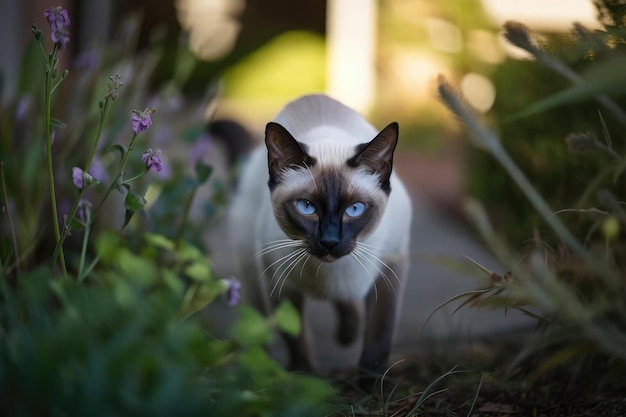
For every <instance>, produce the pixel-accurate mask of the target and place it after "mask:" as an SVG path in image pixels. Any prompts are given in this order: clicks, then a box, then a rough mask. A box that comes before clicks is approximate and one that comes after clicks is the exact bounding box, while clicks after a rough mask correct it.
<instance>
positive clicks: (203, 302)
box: [180, 282, 225, 317]
mask: <svg viewBox="0 0 626 417" xmlns="http://www.w3.org/2000/svg"><path fill="white" fill-rule="evenodd" d="M224 291H225V287H224V286H223V285H220V283H219V282H210V283H199V282H194V283H192V284H191V285H190V286H189V288H188V289H187V291H186V292H185V298H184V301H183V305H182V307H181V311H180V312H181V315H182V316H183V317H188V316H190V315H191V314H193V313H195V312H197V311H199V310H201V309H203V308H204V307H206V306H207V305H208V304H209V303H211V302H212V301H213V300H215V298H216V297H217V296H218V295H220V294H222V293H223V292H224Z"/></svg>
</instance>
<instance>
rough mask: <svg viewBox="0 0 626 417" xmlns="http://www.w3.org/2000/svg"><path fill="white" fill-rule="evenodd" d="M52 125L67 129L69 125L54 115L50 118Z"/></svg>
mask: <svg viewBox="0 0 626 417" xmlns="http://www.w3.org/2000/svg"><path fill="white" fill-rule="evenodd" d="M50 126H53V127H58V128H61V129H65V128H66V127H67V125H66V124H65V123H63V122H62V121H60V120H59V119H55V118H54V117H51V118H50Z"/></svg>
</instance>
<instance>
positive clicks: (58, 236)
mask: <svg viewBox="0 0 626 417" xmlns="http://www.w3.org/2000/svg"><path fill="white" fill-rule="evenodd" d="M57 50H58V46H57V44H55V46H54V51H53V52H52V55H51V56H50V61H49V63H48V65H47V66H46V89H45V104H44V113H45V118H46V119H45V127H46V156H47V163H48V164H47V165H48V187H49V190H50V205H51V206H52V227H53V230H54V237H55V239H56V244H57V246H58V245H59V241H60V240H61V232H60V230H59V216H58V213H57V201H56V193H55V189H54V167H53V164H52V129H51V123H50V120H51V117H50V108H51V96H52V92H51V86H52V72H53V70H54V69H53V68H52V64H53V62H54V60H55V59H56V55H57ZM59 264H60V266H61V272H63V275H67V267H66V266H65V255H64V254H63V248H59ZM53 265H54V264H53ZM53 265H52V266H53Z"/></svg>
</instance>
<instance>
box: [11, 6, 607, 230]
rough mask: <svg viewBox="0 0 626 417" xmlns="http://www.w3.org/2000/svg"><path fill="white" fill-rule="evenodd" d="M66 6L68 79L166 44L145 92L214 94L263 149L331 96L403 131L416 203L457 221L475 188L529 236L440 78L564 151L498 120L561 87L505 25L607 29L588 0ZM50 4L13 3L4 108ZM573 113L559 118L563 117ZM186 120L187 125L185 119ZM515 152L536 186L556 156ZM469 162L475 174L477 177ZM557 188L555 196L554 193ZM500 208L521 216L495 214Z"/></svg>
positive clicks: (209, 105)
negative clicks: (272, 133)
mask: <svg viewBox="0 0 626 417" xmlns="http://www.w3.org/2000/svg"><path fill="white" fill-rule="evenodd" d="M57 3H58V4H59V5H62V6H63V7H64V8H67V9H68V10H69V11H70V16H71V17H72V26H71V30H72V41H71V42H70V44H69V46H68V49H67V50H65V51H63V53H64V55H63V56H62V58H61V59H62V62H63V63H64V64H65V66H66V67H68V68H71V67H72V63H73V64H74V65H76V66H79V65H78V64H79V63H82V62H83V61H85V60H86V59H88V57H89V53H90V51H92V50H95V49H98V48H101V47H102V46H103V45H104V44H106V43H107V42H110V41H112V40H114V39H116V40H117V41H118V42H119V40H120V39H121V40H122V42H128V43H130V42H133V43H134V44H133V46H132V48H134V49H132V50H133V51H135V53H137V54H140V53H141V51H144V50H146V49H149V48H151V47H155V45H158V47H159V48H162V51H163V53H162V54H160V56H159V58H158V62H157V63H156V66H155V71H154V72H153V73H152V74H150V79H149V86H153V89H155V90H156V89H157V87H158V86H161V85H163V83H165V82H166V81H168V80H171V79H175V80H178V81H177V82H176V83H175V84H176V89H177V90H176V92H175V93H174V95H175V96H176V99H177V100H182V102H185V103H187V102H196V103H202V100H203V99H204V98H206V95H207V91H209V90H210V91H217V97H218V99H217V100H215V101H210V102H206V103H205V104H206V105H205V108H204V110H203V117H204V118H205V120H209V119H211V118H230V119H235V120H236V121H238V122H240V123H242V124H244V125H245V126H246V127H247V128H248V129H249V130H250V131H251V132H253V134H254V135H255V137H256V138H257V139H259V140H260V138H261V135H262V132H263V129H264V126H265V123H266V122H267V121H269V120H271V119H272V118H273V117H274V115H275V114H276V113H277V112H278V111H279V110H280V108H281V107H282V106H283V105H284V104H285V103H286V102H288V101H289V100H292V99H294V98H296V97H298V96H299V95H301V94H306V93H312V92H325V93H328V94H329V95H331V96H333V97H335V98H337V99H339V100H340V101H343V102H345V103H346V104H348V105H350V106H352V107H353V108H355V109H356V110H358V111H360V112H362V113H363V114H364V115H365V116H366V117H367V118H368V119H369V120H371V121H372V123H373V124H374V125H375V126H376V127H379V128H380V127H382V126H384V125H386V124H387V123H389V122H390V121H393V120H396V121H398V122H399V123H400V126H401V148H400V149H401V152H399V153H398V156H397V162H396V163H397V169H398V170H399V171H400V173H401V175H403V177H405V178H408V179H409V180H408V182H409V186H410V187H411V188H412V190H413V191H414V192H415V193H417V192H419V193H420V194H421V195H423V196H424V197H426V198H427V199H429V200H430V201H432V202H433V203H435V204H437V205H438V206H440V207H442V208H444V209H448V210H450V211H452V212H454V211H455V210H457V209H458V206H459V203H460V201H461V199H462V197H463V195H465V193H466V192H468V191H469V192H470V193H472V194H475V195H477V196H478V197H480V198H481V199H483V200H485V201H487V202H489V201H492V202H494V204H493V207H490V209H492V210H493V212H494V213H496V214H498V213H500V215H501V217H502V216H503V220H502V221H503V222H504V223H520V222H521V223H523V224H521V225H520V228H521V229H522V228H523V230H525V232H524V233H525V234H526V236H528V234H529V228H528V226H533V224H532V216H530V217H529V216H528V211H530V210H529V209H528V206H527V205H526V204H527V203H525V202H524V201H523V200H524V199H523V198H522V197H521V196H519V195H518V194H516V191H515V190H512V187H511V183H510V182H509V180H508V179H507V178H504V177H505V176H504V174H502V173H501V171H500V170H499V169H498V168H497V167H495V166H491V167H490V165H489V164H490V163H489V162H488V161H485V159H486V158H484V157H483V156H481V155H480V153H479V152H476V155H474V154H468V150H467V147H466V144H465V139H464V137H463V136H464V134H463V132H462V131H461V129H460V128H459V124H458V123H457V122H456V121H454V120H453V119H452V118H451V116H450V114H449V112H448V111H447V110H446V109H444V107H443V105H441V103H440V102H439V101H438V99H437V97H436V91H435V80H436V77H437V75H438V74H444V75H445V76H446V77H447V79H448V80H450V81H452V82H453V83H454V84H456V85H458V86H459V88H460V89H461V90H462V92H463V93H464V94H465V96H466V98H467V100H468V102H469V103H470V104H471V105H472V107H473V108H474V109H476V110H477V111H478V112H479V113H481V114H483V115H484V117H485V119H486V120H487V122H488V123H489V124H490V125H491V126H495V128H496V129H497V130H502V131H506V129H509V130H510V131H511V135H512V136H515V134H517V133H519V134H520V135H522V134H524V135H527V136H528V135H531V136H532V137H533V138H536V139H537V141H540V140H541V137H540V136H542V135H544V134H545V135H550V137H556V141H557V142H558V148H559V149H561V150H562V148H563V147H564V146H563V142H562V140H561V139H562V138H563V137H564V135H565V134H566V133H567V132H565V131H559V132H550V129H549V128H545V129H543V128H544V127H545V126H542V125H541V124H544V125H545V119H543V121H539V120H538V121H537V124H535V125H533V123H534V122H532V121H531V123H527V124H526V126H527V127H525V128H523V129H520V128H516V127H513V126H511V125H508V126H504V125H502V123H501V120H503V119H504V118H505V116H506V112H509V113H512V112H516V111H519V110H521V109H522V108H523V107H524V106H526V105H528V104H530V103H531V102H532V101H533V100H534V99H537V98H540V97H542V95H545V94H547V93H549V92H551V91H554V89H555V87H558V86H560V85H566V84H565V83H564V82H563V81H562V80H561V79H559V78H558V77H557V76H555V75H546V72H545V71H543V72H542V71H541V70H540V69H537V67H536V66H532V65H529V64H528V61H529V58H528V56H526V55H525V54H524V53H523V51H521V50H518V49H516V48H515V47H512V46H510V45H509V44H507V43H506V42H505V41H504V40H503V37H502V36H501V27H502V24H503V23H504V22H505V21H507V20H511V19H514V20H519V21H521V22H523V23H524V24H526V25H527V26H529V27H530V28H531V29H532V30H534V31H536V32H537V33H538V34H541V36H544V37H545V38H546V39H549V38H550V37H551V36H560V35H562V34H563V33H565V32H568V31H571V28H572V24H573V23H574V22H578V23H581V24H582V25H584V26H586V27H587V28H589V29H591V30H593V29H596V28H598V27H599V24H598V21H597V11H596V9H595V7H594V4H593V2H592V1H591V0H551V1H549V2H546V1H540V0H527V1H523V2H520V1H515V0H454V1H446V2H441V1H436V0H378V1H376V0H328V1H326V2H324V1H319V0H307V1H304V0H303V1H298V2H293V1H289V0H178V1H147V0H111V1H101V0H81V1H77V0H74V1H72V0H59V1H58V2H57ZM57 3H55V4H57ZM50 6H51V3H50V2H48V1H44V0H9V1H8V2H5V6H4V8H3V13H2V15H1V16H0V21H1V24H0V36H1V38H2V39H4V40H5V42H3V44H4V50H5V52H4V54H3V59H2V63H1V64H0V68H1V70H2V85H3V92H2V99H3V103H5V104H6V103H11V102H13V101H15V100H16V97H17V96H19V94H20V93H19V90H20V88H21V87H20V82H21V83H23V81H19V77H20V71H21V69H20V68H21V62H22V61H23V59H24V57H25V54H26V52H25V51H27V48H28V45H29V44H30V43H31V38H32V36H31V35H30V33H29V32H30V26H31V24H32V23H33V22H35V23H37V24H38V26H39V27H42V28H43V27H45V28H46V29H47V27H46V25H45V20H44V17H43V13H42V10H44V9H45V8H47V7H50ZM129 16H132V17H133V19H135V21H136V22H139V23H138V29H137V36H136V37H133V38H132V39H131V37H130V35H128V39H125V38H124V36H125V30H128V25H126V24H125V22H126V21H127V20H128V17H129ZM7 40H8V41H7ZM129 50H130V48H129ZM188 51H191V53H189V52H188ZM573 59H577V58H573ZM181 68H182V70H181ZM181 74H182V75H181ZM569 111H570V110H567V109H566V110H564V111H562V115H564V117H568V116H567V114H568V112H569ZM586 116H588V118H587V119H585V118H583V119H585V120H583V122H584V123H586V121H587V120H589V118H594V120H595V121H594V123H596V125H597V114H595V113H594V112H587V113H586ZM586 116H585V117H586ZM561 120H562V119H561ZM177 123H179V124H184V121H182V120H180V118H179V120H177ZM499 123H500V125H498V124H499ZM560 125H561V127H563V124H562V123H561V124H560ZM528 126H530V127H528ZM540 126H541V128H540ZM571 127H573V126H571V125H568V126H567V128H571ZM544 130H545V131H544ZM512 140H514V138H513V139H512ZM530 143H531V142H530V141H527V142H525V145H524V146H525V147H527V148H528V147H529V146H530V145H529V144H530ZM514 146H517V145H514ZM520 146H521V145H520ZM524 146H522V148H524ZM542 146H543V147H544V148H545V147H547V146H548V145H542ZM520 152H521V154H518V155H519V156H520V157H521V159H522V161H521V164H522V166H523V167H530V168H532V170H534V172H535V173H536V175H535V176H534V177H533V173H532V172H531V173H530V174H529V175H530V176H531V179H538V178H542V177H541V175H542V169H543V168H546V167H548V166H550V165H551V164H552V158H553V157H554V155H553V154H552V151H550V150H546V151H545V152H543V151H542V153H537V149H536V148H535V149H534V150H533V152H532V155H529V154H528V153H526V154H525V153H524V151H523V149H521V150H520ZM481 158H482V159H481ZM570 160H571V159H570ZM573 163H575V162H573ZM468 165H472V167H473V169H471V170H468V169H467V166H468ZM525 165H526V166H525ZM544 176H545V175H544ZM542 181H543V180H542ZM546 181H547V182H549V181H550V180H548V179H546ZM550 190H551V188H550V186H548V187H547V190H545V191H548V192H550ZM542 191H543V190H542ZM509 193H512V195H511V196H508V194H509ZM498 201H500V202H502V201H508V202H510V203H511V206H513V207H515V208H517V207H518V206H519V205H520V204H521V205H522V206H523V207H522V208H520V209H519V210H517V211H516V209H513V210H511V209H510V207H509V208H506V209H502V208H500V209H498V207H497V204H495V203H496V202H498ZM518 202H519V203H518ZM507 216H512V217H507ZM529 218H530V219H531V220H529ZM529 222H530V224H529ZM511 233H514V231H512V232H511ZM521 238H522V236H520V239H521Z"/></svg>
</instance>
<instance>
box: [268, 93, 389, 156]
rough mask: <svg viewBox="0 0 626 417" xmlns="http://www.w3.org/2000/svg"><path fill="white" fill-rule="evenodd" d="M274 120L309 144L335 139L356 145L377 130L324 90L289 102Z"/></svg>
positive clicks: (371, 136) (367, 138)
mask: <svg viewBox="0 0 626 417" xmlns="http://www.w3.org/2000/svg"><path fill="white" fill-rule="evenodd" d="M275 121H276V123H279V124H281V125H283V126H284V127H285V129H287V130H288V131H289V133H291V134H292V135H293V136H294V137H295V138H297V140H298V141H299V142H303V143H307V144H312V143H315V142H319V141H326V140H332V141H335V142H339V143H344V144H346V145H357V144H359V143H363V142H369V141H370V140H371V139H372V138H374V136H376V134H377V133H378V132H377V131H376V129H375V128H374V127H373V126H372V125H371V124H370V123H369V122H368V121H367V120H365V118H364V117H363V116H361V114H359V113H357V112H356V111H354V110H353V109H351V108H349V107H348V106H346V105H344V104H342V103H340V102H339V101H337V100H335V99H333V98H331V97H329V96H326V95H323V94H310V95H306V96H302V97H300V98H299V99H297V100H294V101H292V102H290V103H289V104H287V105H286V106H285V107H284V108H283V110H282V111H281V112H280V113H279V114H278V115H277V116H276V118H275Z"/></svg>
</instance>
